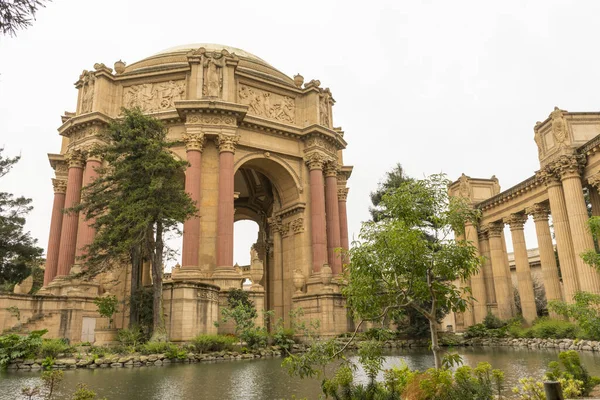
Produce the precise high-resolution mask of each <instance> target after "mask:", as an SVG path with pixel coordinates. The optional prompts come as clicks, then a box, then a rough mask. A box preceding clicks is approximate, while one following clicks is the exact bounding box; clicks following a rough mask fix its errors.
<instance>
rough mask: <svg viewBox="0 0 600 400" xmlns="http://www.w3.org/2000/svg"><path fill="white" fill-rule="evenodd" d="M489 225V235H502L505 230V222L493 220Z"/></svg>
mask: <svg viewBox="0 0 600 400" xmlns="http://www.w3.org/2000/svg"><path fill="white" fill-rule="evenodd" d="M487 227H488V236H489V237H500V235H502V232H503V231H504V224H503V223H502V222H492V223H490V224H488V225H487Z"/></svg>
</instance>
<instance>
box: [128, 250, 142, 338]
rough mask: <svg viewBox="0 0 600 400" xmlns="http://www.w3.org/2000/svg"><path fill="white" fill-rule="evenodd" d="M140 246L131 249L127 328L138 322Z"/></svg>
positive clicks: (140, 275) (140, 274)
mask: <svg viewBox="0 0 600 400" xmlns="http://www.w3.org/2000/svg"><path fill="white" fill-rule="evenodd" d="M141 253H142V252H141V246H134V247H133V248H132V249H131V292H130V297H131V301H130V302H129V327H130V328H131V327H132V326H134V325H137V324H139V322H140V310H139V299H138V297H139V293H138V291H139V290H140V286H141V277H142V273H141V270H142V268H141V266H142V254H141Z"/></svg>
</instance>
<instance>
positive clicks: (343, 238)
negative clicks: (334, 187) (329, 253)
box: [338, 188, 350, 263]
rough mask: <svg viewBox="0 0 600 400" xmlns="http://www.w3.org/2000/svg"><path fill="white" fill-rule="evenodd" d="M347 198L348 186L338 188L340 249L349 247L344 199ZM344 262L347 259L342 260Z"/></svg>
mask: <svg viewBox="0 0 600 400" xmlns="http://www.w3.org/2000/svg"><path fill="white" fill-rule="evenodd" d="M347 198H348V188H338V208H339V210H340V244H341V246H342V249H344V250H348V249H350V244H349V243H348V214H347V212H346V199H347ZM343 261H344V262H345V263H347V262H348V260H347V259H344V260H343Z"/></svg>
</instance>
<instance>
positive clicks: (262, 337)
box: [240, 327, 269, 349]
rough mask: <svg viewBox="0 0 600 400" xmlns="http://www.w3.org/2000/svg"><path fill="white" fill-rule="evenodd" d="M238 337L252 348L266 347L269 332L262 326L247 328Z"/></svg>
mask: <svg viewBox="0 0 600 400" xmlns="http://www.w3.org/2000/svg"><path fill="white" fill-rule="evenodd" d="M240 337H241V338H242V340H244V341H245V342H246V345H248V346H249V347H250V348H252V349H259V348H261V347H266V346H267V344H268V343H269V334H268V333H267V332H266V330H265V329H263V328H258V327H257V328H255V329H248V330H246V331H244V332H242V334H241V335H240Z"/></svg>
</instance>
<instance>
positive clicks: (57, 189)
mask: <svg viewBox="0 0 600 400" xmlns="http://www.w3.org/2000/svg"><path fill="white" fill-rule="evenodd" d="M52 186H54V203H53V204H52V218H51V220H50V235H49V237H48V251H47V253H46V269H45V270H44V286H47V285H48V284H49V283H50V282H52V279H54V277H55V276H56V272H57V267H58V251H59V249H60V232H61V230H62V222H63V208H64V206H65V192H66V190H67V181H65V180H62V179H52Z"/></svg>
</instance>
